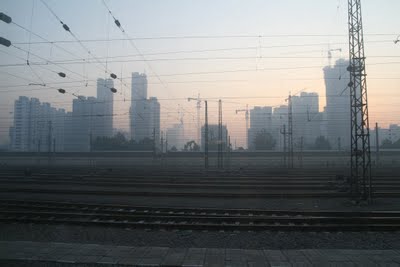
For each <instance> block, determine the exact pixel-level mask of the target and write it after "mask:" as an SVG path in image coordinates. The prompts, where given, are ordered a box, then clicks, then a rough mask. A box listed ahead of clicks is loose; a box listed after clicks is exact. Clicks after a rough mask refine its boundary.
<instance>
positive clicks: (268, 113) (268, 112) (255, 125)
mask: <svg viewBox="0 0 400 267" xmlns="http://www.w3.org/2000/svg"><path fill="white" fill-rule="evenodd" d="M262 131H265V132H266V133H269V134H271V135H272V132H273V130H272V107H254V108H253V109H251V110H250V128H249V129H248V135H247V145H248V148H249V150H254V149H255V144H254V140H255V138H256V135H257V134H258V133H259V132H262Z"/></svg>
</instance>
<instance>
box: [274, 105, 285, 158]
mask: <svg viewBox="0 0 400 267" xmlns="http://www.w3.org/2000/svg"><path fill="white" fill-rule="evenodd" d="M287 115H288V106H286V105H281V106H279V107H275V108H274V113H273V114H272V137H273V138H274V139H275V141H276V145H275V150H278V151H283V148H284V136H283V134H282V132H283V130H284V125H285V128H286V131H287V129H288V128H287V127H288V116H287Z"/></svg>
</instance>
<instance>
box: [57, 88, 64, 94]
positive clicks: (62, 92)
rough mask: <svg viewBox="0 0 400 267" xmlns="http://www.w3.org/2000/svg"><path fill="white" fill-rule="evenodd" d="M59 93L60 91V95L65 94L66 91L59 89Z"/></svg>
mask: <svg viewBox="0 0 400 267" xmlns="http://www.w3.org/2000/svg"><path fill="white" fill-rule="evenodd" d="M57 91H58V92H59V93H60V94H65V90H64V89H62V88H60V89H57Z"/></svg>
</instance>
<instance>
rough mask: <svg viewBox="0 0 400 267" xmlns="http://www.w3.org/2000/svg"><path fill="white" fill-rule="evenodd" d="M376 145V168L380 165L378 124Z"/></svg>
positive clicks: (376, 126)
mask: <svg viewBox="0 0 400 267" xmlns="http://www.w3.org/2000/svg"><path fill="white" fill-rule="evenodd" d="M375 143H376V155H375V157H376V166H378V165H379V127H378V123H375Z"/></svg>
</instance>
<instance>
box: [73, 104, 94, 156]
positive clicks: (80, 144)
mask: <svg viewBox="0 0 400 267" xmlns="http://www.w3.org/2000/svg"><path fill="white" fill-rule="evenodd" d="M96 103H97V99H96V98H95V97H87V98H86V97H84V96H78V98H77V99H74V100H73V102H72V112H71V113H68V114H67V118H66V124H65V135H66V141H65V143H66V144H65V150H66V151H82V152H89V151H91V149H92V144H93V142H94V141H95V139H94V137H93V131H94V118H95V117H96V116H95V108H96Z"/></svg>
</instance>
